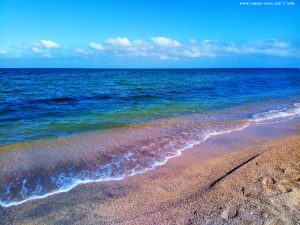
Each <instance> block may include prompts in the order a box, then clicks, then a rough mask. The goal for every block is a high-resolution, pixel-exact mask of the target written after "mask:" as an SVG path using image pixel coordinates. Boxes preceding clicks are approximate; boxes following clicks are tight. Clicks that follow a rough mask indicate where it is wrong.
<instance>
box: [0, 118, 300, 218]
mask: <svg viewBox="0 0 300 225" xmlns="http://www.w3.org/2000/svg"><path fill="white" fill-rule="evenodd" d="M294 122H295V121H292V122H291V121H290V122H286V123H285V124H272V125H268V126H267V127H266V126H257V127H253V128H252V130H251V129H247V130H244V131H241V132H239V133H238V134H234V135H232V133H231V134H225V135H221V136H218V137H212V138H211V139H209V140H208V141H207V142H206V143H203V144H201V145H198V146H196V147H194V148H192V149H190V150H188V151H184V152H183V154H182V155H181V156H180V157H175V158H173V159H171V160H169V161H168V163H166V164H165V165H163V166H160V167H158V168H156V169H155V170H151V171H148V172H147V173H143V174H138V175H135V176H131V177H127V178H126V179H124V180H120V181H108V182H99V183H89V184H85V185H79V186H77V187H75V188H74V189H72V190H70V191H69V192H66V193H60V194H57V195H53V196H51V197H48V198H45V199H40V200H34V201H30V202H26V203H24V204H22V205H19V206H14V207H10V208H3V207H0V218H1V220H2V221H4V224H39V223H42V224H53V223H55V222H59V221H60V222H63V223H66V224H82V223H85V224H99V223H101V224H116V223H117V224H152V223H151V221H162V222H161V224H206V223H209V222H212V221H214V222H215V223H216V224H221V223H224V222H226V221H231V222H232V223H234V222H236V223H238V222H239V223H241V222H245V221H244V220H241V218H244V219H245V218H246V217H245V215H246V214H245V211H247V210H246V208H247V207H246V208H243V207H242V206H240V204H241V203H242V202H243V201H244V200H245V199H248V197H245V195H244V194H243V193H244V192H245V190H246V188H245V187H247V185H248V186H251V185H252V186H253V185H254V186H255V185H258V187H254V189H255V188H256V189H255V191H252V194H253V193H255V195H254V196H252V199H259V198H260V197H258V196H259V195H261V196H265V194H261V191H260V189H261V185H262V181H264V183H266V185H267V186H268V185H271V186H270V187H271V188H270V189H271V190H273V189H274V190H276V188H277V187H275V186H276V185H277V184H281V183H282V182H281V181H280V180H281V178H282V176H284V173H282V174H277V173H279V172H280V171H279V170H278V171H279V172H278V171H277V170H276V168H273V166H272V165H270V163H269V161H272V160H273V161H274V162H275V164H276V165H277V164H278V165H279V164H280V160H281V159H282V160H283V159H285V163H287V164H291V165H292V164H293V163H295V161H296V162H297V161H298V162H299V161H300V146H299V143H300V135H299V133H300V132H299V130H300V129H299V124H300V123H299V121H296V122H297V123H296V124H298V126H295V125H294ZM274 128H277V129H274ZM267 131H269V134H270V135H271V137H268V135H266V137H265V138H264V137H263V135H262V134H261V133H264V134H268V133H266V132H267ZM274 132H275V133H274ZM258 137H261V139H259V138H258ZM287 150H288V151H287ZM284 151H287V152H284ZM293 152H294V153H295V154H296V155H295V154H294V155H293V154H291V153H293ZM273 153H276V154H273ZM288 153H290V154H291V157H290V156H287V154H288ZM257 155H258V156H257ZM255 156H256V158H253V157H255ZM279 156H281V157H279ZM278 157H279V158H278ZM251 158H253V159H252V160H250V161H248V162H247V160H249V159H251ZM283 161H284V160H283ZM257 162H260V164H261V165H263V164H264V163H265V166H261V167H258V168H260V169H261V170H260V171H258V169H257V168H256V167H257V166H256V164H255V163H257ZM291 165H288V166H287V167H288V168H289V167H291V168H292V170H294V172H292V174H294V175H295V176H299V175H300V174H299V171H300V168H299V165H296V166H295V165H292V166H291ZM279 166H280V165H279ZM262 168H264V169H262ZM290 170H291V169H290ZM230 171H231V172H230ZM241 171H244V173H243V172H241ZM251 171H252V172H251ZM263 171H269V174H265V175H262V174H259V173H262V172H263ZM274 171H275V172H274ZM295 171H296V172H295ZM229 172H230V173H229ZM245 174H247V177H249V178H250V177H251V179H252V180H251V182H250V183H249V182H248V181H247V179H246V178H247V177H245ZM250 174H253V175H251V176H249V175H250ZM274 174H275V175H276V176H277V177H279V178H277V177H276V176H275V175H274ZM261 177H263V179H262V180H260V179H261ZM269 177H271V178H270V179H269ZM273 177H276V182H277V183H276V182H275V183H274V180H275V178H273ZM220 178H221V179H220ZM264 178H266V180H265V179H264ZM284 179H285V178H284ZM297 179H298V178H297ZM297 179H296V181H293V182H294V183H296V185H298V187H299V181H297ZM216 181H217V182H216ZM233 181H234V182H233ZM247 182H248V183H247ZM270 182H271V183H270ZM280 182H281V183H280ZM212 184H214V185H212ZM275 184H276V185H275ZM272 185H273V186H274V187H273V186H272ZM289 185H290V184H289ZM281 186H282V185H281ZM232 187H234V189H232ZM243 188H244V191H242V190H243ZM284 188H285V186H283V187H281V189H284ZM288 188H290V187H288ZM247 191H248V190H247ZM247 191H246V192H247ZM250 192H251V191H250ZM225 193H226V194H225ZM287 193H292V194H295V193H296V198H297V196H298V200H297V199H296V200H295V201H296V209H298V210H299V196H300V193H299V188H298V189H295V188H294V189H292V191H289V192H287V191H286V193H281V194H282V195H285V194H287ZM256 194H257V195H256ZM250 195H251V194H250ZM277 195H278V193H277ZM288 195H290V194H288ZM214 196H218V199H217V200H216V199H215V197H214ZM226 196H227V198H226ZM264 198H267V197H263V199H264ZM229 200H230V202H232V201H233V202H237V204H236V205H235V204H233V203H230V204H231V205H233V206H232V207H229V208H226V207H225V205H224V203H226V202H228V201H229ZM243 204H245V203H243ZM297 204H298V205H297ZM294 205H295V204H294ZM204 206H205V207H204ZM246 206H247V204H246ZM297 207H298V208H297ZM248 211H249V210H248ZM195 212H197V213H195ZM200 212H201V213H200ZM250 212H251V210H250V211H249V215H247V219H248V220H249V221H251V219H253V218H252V215H251V214H250ZM265 213H267V214H268V213H269V214H270V212H265ZM298 213H299V211H298ZM269 214H268V215H269ZM293 218H294V217H293ZM293 218H292V219H293ZM268 219H269V220H274V221H275V220H280V221H281V220H283V219H282V218H276V217H275V216H274V215H272V214H270V215H269V218H267V217H266V218H264V217H262V218H261V217H259V216H258V217H257V216H256V217H255V220H254V221H256V222H259V221H260V222H262V221H267V220H268ZM294 219H295V218H294ZM252 222H253V221H252ZM285 222H286V221H285ZM279 224H280V223H279ZM286 224H293V221H292V222H291V221H288V223H286Z"/></svg>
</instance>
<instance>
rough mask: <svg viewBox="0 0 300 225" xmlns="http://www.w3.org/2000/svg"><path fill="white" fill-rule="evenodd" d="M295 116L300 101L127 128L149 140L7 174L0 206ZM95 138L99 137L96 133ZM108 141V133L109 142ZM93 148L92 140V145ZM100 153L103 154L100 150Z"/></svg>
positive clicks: (112, 176)
mask: <svg viewBox="0 0 300 225" xmlns="http://www.w3.org/2000/svg"><path fill="white" fill-rule="evenodd" d="M296 116H300V103H294V104H292V105H289V106H285V107H283V108H281V109H272V110H269V111H265V112H262V113H257V114H254V115H251V116H250V117H249V118H246V119H244V120H241V121H234V122H232V121H225V122H224V123H212V124H209V123H207V124H205V125H203V121H202V122H201V123H197V122H195V121H189V120H184V121H183V122H182V123H179V125H178V121H177V120H176V119H175V121H172V122H170V123H169V122H166V123H160V126H159V127H158V128H157V129H159V130H155V129H156V128H155V129H154V128H153V129H154V130H151V129H152V128H151V126H150V128H149V127H146V128H145V130H146V131H144V130H140V129H137V130H134V129H133V130H131V131H130V132H129V133H131V132H133V133H134V132H135V133H136V134H135V133H134V134H130V135H131V136H129V138H132V136H139V135H144V136H145V137H147V138H149V137H150V138H149V140H147V141H145V140H142V141H141V140H139V141H137V142H136V143H134V144H127V145H124V144H122V143H121V144H120V146H119V149H118V150H119V151H116V152H113V153H112V154H111V155H105V156H103V157H102V156H99V152H98V151H97V150H95V152H94V154H95V156H94V157H92V158H93V159H92V160H91V159H84V160H83V159H82V158H80V161H79V162H78V161H76V162H69V163H66V164H59V163H58V166H57V167H55V168H54V169H52V170H51V171H50V172H49V171H47V170H43V168H40V167H36V168H34V169H33V170H31V171H24V173H21V172H20V171H17V172H16V173H15V174H16V177H14V176H11V178H10V179H9V178H7V181H8V182H6V183H5V184H2V185H1V184H0V205H1V206H2V207H11V206H16V205H20V204H23V203H25V202H27V201H30V200H35V199H42V198H46V197H48V196H51V195H54V194H57V193H62V192H68V191H70V190H71V189H73V188H74V187H76V186H78V185H80V184H86V183H92V182H103V181H111V180H121V179H124V178H125V177H128V176H133V175H136V174H140V173H144V172H147V171H149V170H152V169H154V168H156V167H158V166H161V165H164V164H165V163H166V162H167V161H168V160H169V159H171V158H173V157H177V156H180V155H181V154H182V152H183V151H184V150H186V149H189V148H192V147H194V146H196V145H199V144H201V143H203V142H205V141H206V140H208V139H209V138H211V137H213V136H218V135H222V134H227V133H231V132H237V131H241V130H244V129H245V128H247V127H248V126H250V125H254V124H266V123H274V122H281V121H285V120H289V119H292V118H294V117H296ZM170 124H171V125H170ZM149 130H150V131H149ZM123 131H124V130H123ZM143 132H144V133H143ZM149 132H150V133H149ZM141 133H143V134H141ZM144 136H143V137H144ZM95 138H96V139H99V137H97V136H96V137H95ZM100 139H101V138H100ZM114 139H115V138H114V137H112V140H114ZM120 140H122V138H121V139H120ZM84 141H85V144H84V145H85V146H87V144H86V143H87V142H88V141H89V140H87V139H86V138H84ZM96 146H98V144H95V145H94V146H93V148H96ZM60 147H61V146H60ZM71 148H72V146H71ZM79 148H82V145H79ZM115 148H116V147H115V146H114V149H115ZM100 152H101V151H100ZM101 154H102V155H103V153H102V152H101ZM97 160H98V161H97ZM8 176H9V175H8Z"/></svg>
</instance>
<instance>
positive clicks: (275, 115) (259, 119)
mask: <svg viewBox="0 0 300 225" xmlns="http://www.w3.org/2000/svg"><path fill="white" fill-rule="evenodd" d="M297 116H300V103H294V104H293V105H292V106H290V107H286V108H283V109H273V110H269V111H267V112H263V113H258V114H255V115H253V116H252V119H250V120H249V121H251V122H254V123H257V124H267V123H274V122H275V123H276V122H281V121H285V120H289V119H292V118H294V117H297Z"/></svg>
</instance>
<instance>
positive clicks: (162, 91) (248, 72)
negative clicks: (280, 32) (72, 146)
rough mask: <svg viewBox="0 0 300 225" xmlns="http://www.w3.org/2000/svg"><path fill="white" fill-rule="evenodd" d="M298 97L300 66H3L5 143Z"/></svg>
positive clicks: (0, 101)
mask: <svg viewBox="0 0 300 225" xmlns="http://www.w3.org/2000/svg"><path fill="white" fill-rule="evenodd" d="M299 95H300V70H299V69H171V70H168V69H165V70H129V69H118V70H108V69H1V70H0V125H1V126H0V145H5V144H9V143H16V142H20V141H30V140H36V139H40V138H47V137H57V136H62V135H69V134H73V133H78V132H84V131H91V130H98V129H106V128H112V127H122V126H126V125H127V124H132V123H138V122H142V121H151V120H156V119H159V118H164V117H171V116H177V115H183V114H190V113H201V112H205V111H209V110H216V109H222V108H228V107H236V106H239V105H243V104H248V103H255V102H262V101H268V100H272V99H276V100H283V101H284V100H285V99H288V98H293V97H298V96H299Z"/></svg>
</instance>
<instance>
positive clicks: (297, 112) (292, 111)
mask: <svg viewBox="0 0 300 225" xmlns="http://www.w3.org/2000/svg"><path fill="white" fill-rule="evenodd" d="M297 116H300V103H294V104H293V107H289V108H284V109H282V110H269V111H267V112H264V113H259V114H255V115H253V116H252V117H251V118H250V119H246V120H245V121H244V125H241V126H239V127H237V128H232V129H227V130H226V129H225V130H220V131H216V130H213V131H209V132H207V133H206V134H205V135H204V136H203V137H202V139H200V140H196V141H188V142H187V143H186V145H185V146H184V147H182V148H180V149H177V150H174V151H173V152H172V153H171V154H170V155H168V156H166V157H164V158H163V159H162V160H160V161H156V162H154V163H153V164H152V165H150V166H149V167H148V168H147V167H146V168H141V169H136V168H134V169H131V170H129V171H126V173H125V174H123V175H121V176H117V177H105V178H100V179H79V178H75V179H74V181H73V182H72V183H68V184H66V185H64V186H63V187H61V188H59V189H57V190H55V191H52V192H48V193H46V194H42V195H32V196H31V197H29V198H26V199H24V200H21V201H0V205H1V206H2V207H11V206H16V205H20V204H23V203H25V202H28V201H31V200H36V199H43V198H46V197H49V196H52V195H54V194H58V193H64V192H68V191H70V190H71V189H73V188H74V187H76V186H78V185H80V184H86V183H93V182H103V181H116V180H122V179H124V178H126V177H128V176H133V175H136V174H141V173H145V172H147V171H149V170H153V169H154V168H155V167H158V166H162V165H164V164H166V163H167V161H168V160H169V159H171V158H174V157H177V156H180V155H181V154H182V152H183V151H184V150H186V149H189V148H192V147H194V146H196V145H198V144H200V143H203V142H205V141H206V140H208V139H209V138H210V137H213V136H217V135H222V134H227V133H231V132H236V131H241V130H244V129H246V128H247V127H249V126H250V125H254V124H265V123H272V122H274V121H275V122H281V121H285V120H288V119H292V118H294V117H297ZM277 119H280V120H279V121H277Z"/></svg>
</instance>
